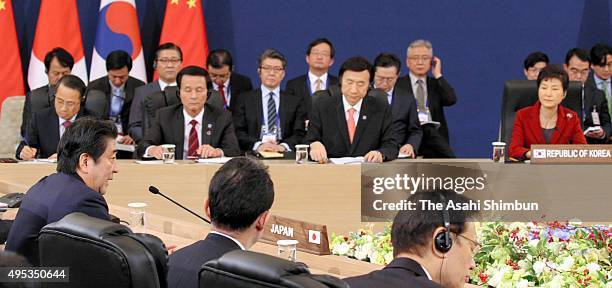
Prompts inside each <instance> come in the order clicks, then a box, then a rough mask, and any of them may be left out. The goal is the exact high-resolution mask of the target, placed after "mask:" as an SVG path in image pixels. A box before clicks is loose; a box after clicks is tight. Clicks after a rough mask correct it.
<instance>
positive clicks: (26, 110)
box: [21, 47, 74, 138]
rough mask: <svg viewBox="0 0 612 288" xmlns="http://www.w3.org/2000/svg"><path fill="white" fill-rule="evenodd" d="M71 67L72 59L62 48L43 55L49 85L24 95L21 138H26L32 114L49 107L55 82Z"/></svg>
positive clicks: (72, 64)
mask: <svg viewBox="0 0 612 288" xmlns="http://www.w3.org/2000/svg"><path fill="white" fill-rule="evenodd" d="M72 66H74V58H72V55H70V53H69V52H68V51H66V50H64V49H63V48H60V47H57V48H54V49H53V50H51V51H49V53H47V55H45V73H46V74H47V78H48V80H49V84H48V85H45V86H42V87H38V88H36V89H34V90H32V91H30V92H28V93H26V95H25V96H26V98H25V103H24V106H23V115H22V121H21V137H23V138H25V137H26V136H27V135H26V132H27V129H28V127H29V125H30V118H31V117H32V114H33V113H34V112H37V111H40V110H42V109H45V108H48V107H51V103H52V102H53V95H54V94H55V90H54V89H55V88H54V87H55V84H56V83H57V80H59V79H60V78H62V76H64V75H68V74H70V71H72ZM30 88H32V87H30Z"/></svg>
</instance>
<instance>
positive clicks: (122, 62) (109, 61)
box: [106, 50, 132, 71]
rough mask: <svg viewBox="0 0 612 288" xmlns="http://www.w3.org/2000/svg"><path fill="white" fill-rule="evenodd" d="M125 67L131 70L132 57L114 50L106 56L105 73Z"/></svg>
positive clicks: (121, 51)
mask: <svg viewBox="0 0 612 288" xmlns="http://www.w3.org/2000/svg"><path fill="white" fill-rule="evenodd" d="M123 67H127V69H128V71H130V70H132V57H131V56H130V54H128V53H127V52H125V51H123V50H115V51H113V52H111V53H110V54H108V56H106V71H110V70H117V69H121V68H123Z"/></svg>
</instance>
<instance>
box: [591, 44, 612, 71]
mask: <svg viewBox="0 0 612 288" xmlns="http://www.w3.org/2000/svg"><path fill="white" fill-rule="evenodd" d="M608 55H612V47H610V46H609V45H606V44H603V43H598V44H595V46H593V48H591V61H592V62H591V63H592V64H593V65H597V66H605V65H606V64H608V58H607V56H608Z"/></svg>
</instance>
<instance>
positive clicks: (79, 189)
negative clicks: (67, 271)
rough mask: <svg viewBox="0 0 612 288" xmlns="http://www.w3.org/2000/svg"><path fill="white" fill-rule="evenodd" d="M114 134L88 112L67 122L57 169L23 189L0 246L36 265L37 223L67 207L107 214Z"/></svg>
mask: <svg viewBox="0 0 612 288" xmlns="http://www.w3.org/2000/svg"><path fill="white" fill-rule="evenodd" d="M64 77H68V76H64ZM72 77H75V78H76V76H72ZM62 79H63V78H62ZM77 79H78V78H77ZM61 81H62V80H60V83H61ZM60 89H61V84H60ZM58 92H59V90H58ZM116 137H117V128H116V127H115V126H114V125H113V124H112V123H110V122H108V121H100V120H97V119H94V118H89V117H88V118H83V119H79V120H77V121H76V122H74V123H73V124H71V125H70V126H68V128H67V129H66V132H65V133H64V136H63V137H62V139H61V141H60V143H59V147H58V150H57V151H58V152H57V154H58V157H57V159H58V161H57V173H55V174H51V175H49V176H46V177H44V178H42V179H41V180H40V181H38V183H36V184H35V185H34V186H32V188H30V190H28V192H27V193H26V196H25V198H24V199H23V201H22V203H21V207H20V208H19V212H17V216H16V218H15V222H14V225H13V226H12V228H11V231H10V232H9V237H8V240H7V243H6V250H8V251H14V252H17V253H19V254H21V255H23V256H25V257H26V258H27V259H28V261H30V263H31V264H33V265H35V266H36V265H38V263H39V262H38V261H39V260H38V259H39V258H38V243H37V238H38V233H39V232H40V229H41V228H42V227H43V226H45V225H47V224H49V223H53V222H56V221H58V220H60V219H62V218H63V217H64V216H66V215H68V214H70V213H73V212H82V213H85V214H87V215H89V216H91V217H96V218H99V219H104V220H109V219H110V217H109V214H108V206H107V205H106V200H104V197H103V195H104V194H105V193H106V189H107V187H108V181H109V180H112V179H113V174H114V173H117V172H118V169H117V162H116V156H115V154H116V151H115V138H116Z"/></svg>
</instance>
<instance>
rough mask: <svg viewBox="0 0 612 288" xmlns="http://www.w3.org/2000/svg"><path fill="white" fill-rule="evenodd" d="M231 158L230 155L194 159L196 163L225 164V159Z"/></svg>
mask: <svg viewBox="0 0 612 288" xmlns="http://www.w3.org/2000/svg"><path fill="white" fill-rule="evenodd" d="M230 159H232V157H220V158H206V159H204V158H202V159H198V160H196V162H198V163H212V164H225V163H226V162H227V161H229V160H230Z"/></svg>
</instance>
